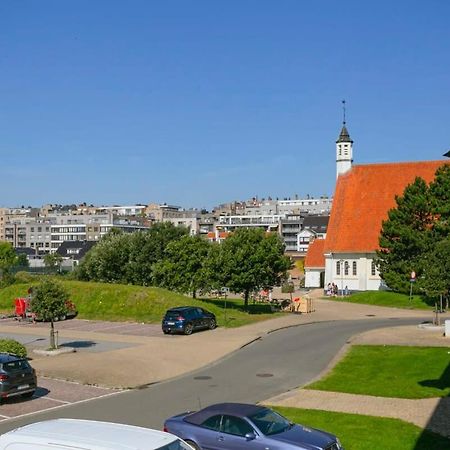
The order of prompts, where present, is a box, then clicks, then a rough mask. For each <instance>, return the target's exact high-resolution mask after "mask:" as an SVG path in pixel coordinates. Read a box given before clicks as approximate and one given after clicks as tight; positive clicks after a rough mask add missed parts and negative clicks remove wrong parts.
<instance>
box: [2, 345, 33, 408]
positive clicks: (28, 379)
mask: <svg viewBox="0 0 450 450" xmlns="http://www.w3.org/2000/svg"><path fill="white" fill-rule="evenodd" d="M36 387H37V380H36V372H35V370H34V369H33V368H32V367H31V366H30V363H29V362H28V361H27V360H26V358H22V357H20V356H17V355H12V354H10V353H0V401H1V400H2V399H5V398H8V397H15V396H18V395H20V396H21V397H32V396H33V394H34V391H35V390H36Z"/></svg>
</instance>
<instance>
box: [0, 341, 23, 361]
mask: <svg viewBox="0 0 450 450" xmlns="http://www.w3.org/2000/svg"><path fill="white" fill-rule="evenodd" d="M0 352H2V353H13V354H14V355H17V356H22V357H25V356H27V349H26V348H25V346H24V345H22V344H21V343H20V342H17V341H15V340H14V339H0Z"/></svg>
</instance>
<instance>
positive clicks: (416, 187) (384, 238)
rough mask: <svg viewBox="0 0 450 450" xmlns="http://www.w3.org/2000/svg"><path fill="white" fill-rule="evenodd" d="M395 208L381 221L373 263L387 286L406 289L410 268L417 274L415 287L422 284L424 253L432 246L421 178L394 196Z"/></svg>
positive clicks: (425, 188)
mask: <svg viewBox="0 0 450 450" xmlns="http://www.w3.org/2000/svg"><path fill="white" fill-rule="evenodd" d="M396 203H397V207H396V208H393V209H391V210H390V211H389V212H388V219H387V220H385V221H384V222H383V224H382V230H381V235H380V240H379V243H380V248H381V249H380V250H379V251H378V252H377V256H378V259H377V264H378V267H379V269H380V276H381V278H382V279H383V280H384V281H385V282H386V283H387V285H388V286H389V287H391V288H392V289H394V290H396V291H399V292H408V290H409V279H410V274H411V272H412V271H414V272H416V274H417V282H416V284H415V289H417V290H419V289H420V288H421V287H422V286H421V284H422V275H423V272H424V266H425V259H424V257H423V256H424V255H425V254H426V253H427V252H428V251H429V250H430V248H431V247H432V242H433V239H432V233H431V230H432V226H433V214H432V209H431V203H430V196H429V192H428V186H427V184H426V182H425V181H424V180H423V179H422V178H416V179H415V181H414V182H413V183H412V184H410V185H408V186H407V187H406V188H405V191H404V193H403V195H401V196H397V197H396Z"/></svg>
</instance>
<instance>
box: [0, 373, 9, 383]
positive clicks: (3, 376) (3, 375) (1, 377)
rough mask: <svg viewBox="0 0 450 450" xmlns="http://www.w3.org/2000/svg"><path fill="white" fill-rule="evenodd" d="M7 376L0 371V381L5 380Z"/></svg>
mask: <svg viewBox="0 0 450 450" xmlns="http://www.w3.org/2000/svg"><path fill="white" fill-rule="evenodd" d="M8 378H9V376H8V375H6V374H5V373H0V381H6V380H7V379H8Z"/></svg>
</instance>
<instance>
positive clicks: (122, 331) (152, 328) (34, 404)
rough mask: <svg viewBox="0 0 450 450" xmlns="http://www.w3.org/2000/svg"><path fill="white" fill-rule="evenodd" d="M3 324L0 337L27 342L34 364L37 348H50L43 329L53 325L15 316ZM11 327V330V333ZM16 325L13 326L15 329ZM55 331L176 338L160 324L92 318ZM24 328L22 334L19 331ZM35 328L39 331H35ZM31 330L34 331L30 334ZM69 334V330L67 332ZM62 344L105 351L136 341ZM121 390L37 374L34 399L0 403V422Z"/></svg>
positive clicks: (64, 340) (61, 324) (70, 340)
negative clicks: (166, 334) (162, 328)
mask: <svg viewBox="0 0 450 450" xmlns="http://www.w3.org/2000/svg"><path fill="white" fill-rule="evenodd" d="M0 324H1V325H3V329H2V332H0V338H13V339H16V340H17V341H19V342H21V343H22V344H24V345H26V347H27V348H28V350H29V356H30V357H31V361H30V362H31V364H32V365H33V359H34V356H33V353H32V350H33V349H35V348H47V347H48V346H49V338H48V335H47V333H44V334H43V333H42V331H43V330H49V331H50V325H49V324H48V323H43V322H35V323H33V322H32V321H28V320H23V321H18V320H15V319H13V318H2V319H0ZM8 327H11V332H8ZM13 327H14V329H13ZM55 329H56V330H65V331H69V334H70V331H74V332H78V331H83V332H95V333H100V334H101V333H112V334H115V335H124V336H125V335H132V336H149V337H150V336H152V337H161V339H170V338H171V337H172V338H176V337H175V336H165V335H164V334H163V333H162V331H161V325H160V324H152V325H150V324H139V323H117V322H103V321H93V320H81V319H71V320H66V321H63V322H55ZM21 330H24V333H23V334H21V333H20V331H21ZM32 330H36V334H33V333H32ZM30 332H31V333H30ZM65 334H67V333H65ZM59 345H60V347H61V348H62V347H73V348H75V349H76V351H77V352H89V353H91V352H105V351H111V350H118V349H121V348H126V347H130V346H134V345H136V344H133V343H129V342H120V341H110V340H106V339H105V340H102V339H98V338H97V339H95V341H88V340H82V339H74V338H63V337H61V336H60V337H59ZM119 392H122V391H121V390H119V389H108V388H103V387H97V386H90V385H82V384H78V383H72V382H69V381H63V380H56V379H51V378H45V377H38V389H37V390H36V392H35V394H34V396H33V397H32V398H31V399H22V398H20V397H15V398H10V399H7V400H4V401H3V402H2V403H1V405H0V422H1V421H5V420H8V419H12V418H15V417H20V416H24V415H28V414H33V413H37V412H40V411H45V410H48V409H53V408H60V407H62V406H64V405H69V404H74V403H78V402H84V401H87V400H89V399H93V398H99V397H103V396H108V395H115V394H117V393H119Z"/></svg>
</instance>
